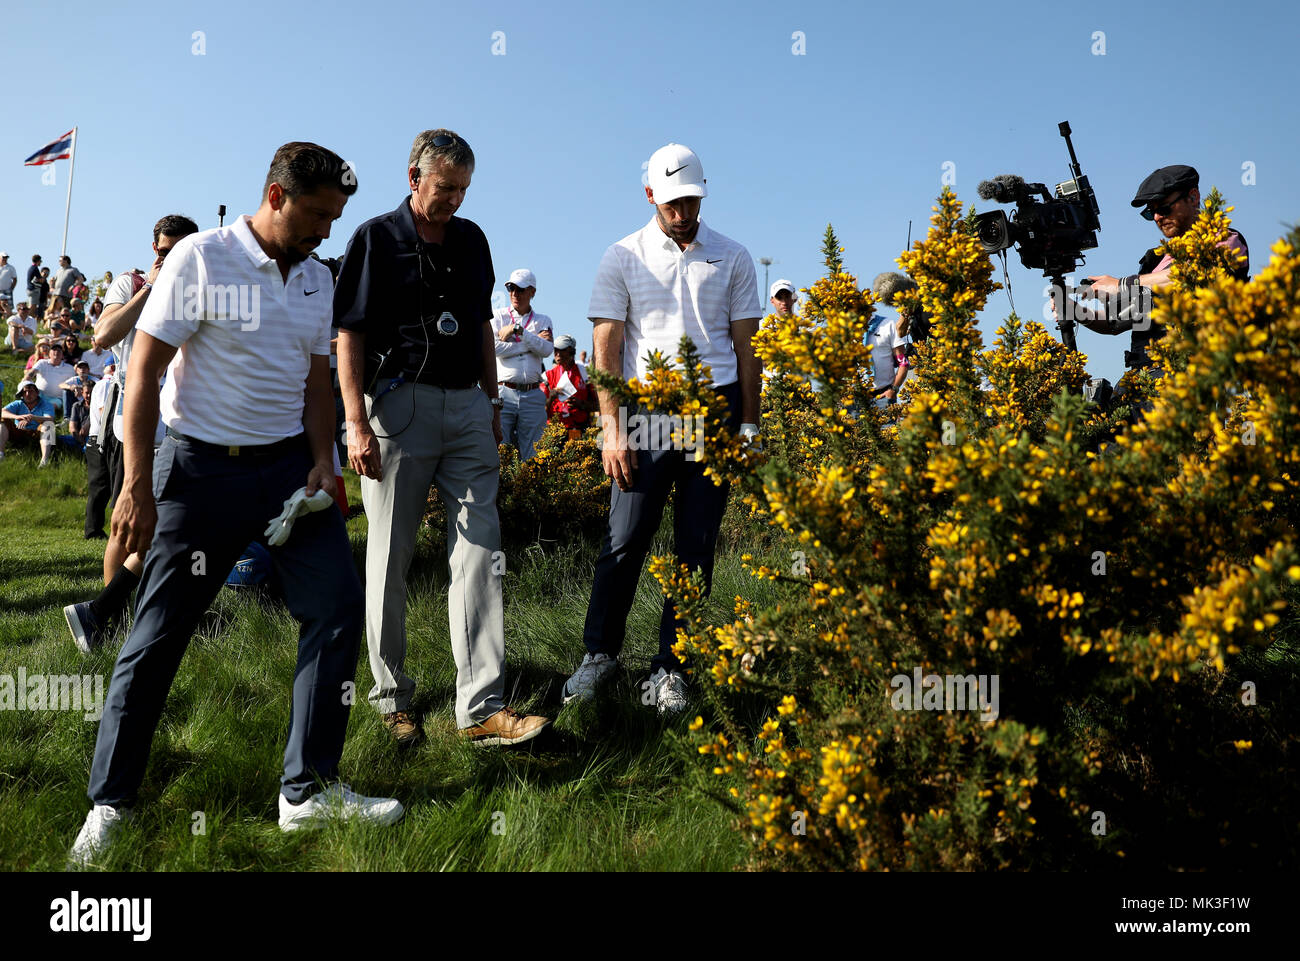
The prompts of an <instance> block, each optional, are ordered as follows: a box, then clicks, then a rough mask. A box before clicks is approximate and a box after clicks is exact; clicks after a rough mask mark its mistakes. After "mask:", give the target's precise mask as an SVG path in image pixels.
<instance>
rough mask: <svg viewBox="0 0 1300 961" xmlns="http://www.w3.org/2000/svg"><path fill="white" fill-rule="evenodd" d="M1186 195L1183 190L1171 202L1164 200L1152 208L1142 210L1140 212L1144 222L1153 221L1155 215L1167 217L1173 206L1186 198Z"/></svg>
mask: <svg viewBox="0 0 1300 961" xmlns="http://www.w3.org/2000/svg"><path fill="white" fill-rule="evenodd" d="M1187 193H1188V192H1187V191H1186V190H1184V191H1183V192H1182V193H1180V194H1179V195H1178V196H1177V197H1175V198H1174V199H1173V200H1166V201H1165V202H1164V203H1162V204H1157V205H1156V206H1154V207H1151V206H1148V207H1145V208H1143V210H1142V216H1143V218H1145V219H1146V220H1155V219H1156V215H1157V214H1158V215H1159V216H1161V217H1168V216H1169V212H1170V211H1171V210H1173V209H1174V205H1175V204H1178V203H1182V201H1183V198H1184V197H1186V196H1187Z"/></svg>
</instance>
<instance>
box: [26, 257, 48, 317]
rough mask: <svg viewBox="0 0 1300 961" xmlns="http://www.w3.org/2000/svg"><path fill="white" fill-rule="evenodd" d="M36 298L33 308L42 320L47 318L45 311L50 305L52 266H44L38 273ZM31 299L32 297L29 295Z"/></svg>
mask: <svg viewBox="0 0 1300 961" xmlns="http://www.w3.org/2000/svg"><path fill="white" fill-rule="evenodd" d="M35 297H36V300H35V301H34V302H33V303H34V306H33V308H32V309H33V310H34V311H35V313H36V316H37V318H38V319H40V320H44V319H45V311H46V310H48V309H49V306H50V268H49V267H42V268H41V269H40V270H38V271H37V273H36V294H35ZM28 299H29V300H30V299H31V297H30V296H29V297H28Z"/></svg>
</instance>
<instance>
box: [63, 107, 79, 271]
mask: <svg viewBox="0 0 1300 961" xmlns="http://www.w3.org/2000/svg"><path fill="white" fill-rule="evenodd" d="M76 166H77V128H76V127H73V128H72V150H71V152H70V155H69V157H68V202H67V203H66V204H64V206H63V249H62V250H61V251H60V252H59V256H61V257H63V256H67V253H68V214H69V213H70V212H71V211H72V174H73V171H74V170H75V169H76Z"/></svg>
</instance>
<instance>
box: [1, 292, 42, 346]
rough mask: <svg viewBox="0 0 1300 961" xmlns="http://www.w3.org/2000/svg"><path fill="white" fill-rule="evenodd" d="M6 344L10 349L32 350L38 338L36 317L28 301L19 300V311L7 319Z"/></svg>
mask: <svg viewBox="0 0 1300 961" xmlns="http://www.w3.org/2000/svg"><path fill="white" fill-rule="evenodd" d="M6 324H7V328H6V331H5V344H7V345H8V347H9V349H10V350H31V349H32V344H33V343H34V342H35V339H36V318H34V317H33V316H32V315H31V311H30V310H29V309H28V307H27V301H25V300H20V301H19V302H18V308H17V312H16V313H15V314H14V315H13V316H12V317H10V318H9V319H8V320H7V321H6Z"/></svg>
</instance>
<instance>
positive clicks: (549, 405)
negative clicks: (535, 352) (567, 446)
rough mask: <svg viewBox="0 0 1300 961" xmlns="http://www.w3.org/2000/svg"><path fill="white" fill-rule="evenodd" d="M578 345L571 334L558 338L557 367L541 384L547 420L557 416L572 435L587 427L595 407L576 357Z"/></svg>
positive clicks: (583, 371)
mask: <svg viewBox="0 0 1300 961" xmlns="http://www.w3.org/2000/svg"><path fill="white" fill-rule="evenodd" d="M577 346H578V344H577V341H575V340H574V339H573V338H572V337H570V336H569V335H568V334H561V335H560V336H559V337H556V338H555V366H553V367H552V368H551V369H550V370H548V371H547V372H546V374H545V376H544V377H543V378H542V384H541V389H542V391H543V392H544V393H545V394H546V417H547V419H548V420H556V419H558V420H559V421H560V423H562V424H563V425H564V426H565V427H567V428H569V431H570V437H573V436H576V435H577V433H578V432H580V431H582V430H583V429H584V428H585V427H586V426H587V422H588V420H590V418H591V411H592V410H594V409H595V398H594V396H593V394H592V391H591V387H590V385H589V384H588V383H587V377H586V371H585V370H584V369H583V368H582V367H581V365H579V364H578V362H577V360H576V358H575V351H576V348H577Z"/></svg>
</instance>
